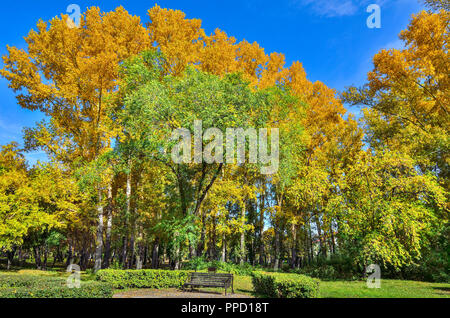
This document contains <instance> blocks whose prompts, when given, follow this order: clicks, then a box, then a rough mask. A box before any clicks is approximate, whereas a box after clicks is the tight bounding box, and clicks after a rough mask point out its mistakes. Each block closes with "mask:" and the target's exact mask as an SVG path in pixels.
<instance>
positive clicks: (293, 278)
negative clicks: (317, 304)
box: [252, 273, 319, 298]
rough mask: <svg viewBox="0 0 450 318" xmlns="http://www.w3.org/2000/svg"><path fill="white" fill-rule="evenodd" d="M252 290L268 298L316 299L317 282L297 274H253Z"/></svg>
mask: <svg viewBox="0 0 450 318" xmlns="http://www.w3.org/2000/svg"><path fill="white" fill-rule="evenodd" d="M252 283H253V290H254V292H255V293H256V294H258V295H262V296H266V297H270V298H316V297H318V295H319V280H317V279H314V278H311V277H308V276H304V275H297V274H280V273H270V274H263V273H253V274H252Z"/></svg>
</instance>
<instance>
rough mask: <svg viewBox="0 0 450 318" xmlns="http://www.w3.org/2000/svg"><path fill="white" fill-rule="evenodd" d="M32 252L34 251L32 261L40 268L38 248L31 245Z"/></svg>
mask: <svg viewBox="0 0 450 318" xmlns="http://www.w3.org/2000/svg"><path fill="white" fill-rule="evenodd" d="M33 253H34V261H35V263H36V268H37V269H39V270H40V269H41V268H42V263H41V251H40V248H39V247H37V246H35V247H33Z"/></svg>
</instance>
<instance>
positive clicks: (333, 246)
mask: <svg viewBox="0 0 450 318" xmlns="http://www.w3.org/2000/svg"><path fill="white" fill-rule="evenodd" d="M330 233H331V253H333V255H334V254H336V240H335V238H334V230H333V221H331V222H330Z"/></svg>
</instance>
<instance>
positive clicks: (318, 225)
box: [315, 213, 327, 257]
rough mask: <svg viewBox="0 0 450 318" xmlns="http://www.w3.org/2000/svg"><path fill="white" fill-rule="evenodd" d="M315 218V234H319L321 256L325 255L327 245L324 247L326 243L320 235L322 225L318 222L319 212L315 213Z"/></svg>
mask: <svg viewBox="0 0 450 318" xmlns="http://www.w3.org/2000/svg"><path fill="white" fill-rule="evenodd" d="M315 219H316V226H317V234H318V235H319V247H320V254H321V255H322V256H323V257H327V247H326V244H325V243H324V241H325V238H324V237H323V235H322V225H321V224H320V217H319V213H317V214H316V217H315Z"/></svg>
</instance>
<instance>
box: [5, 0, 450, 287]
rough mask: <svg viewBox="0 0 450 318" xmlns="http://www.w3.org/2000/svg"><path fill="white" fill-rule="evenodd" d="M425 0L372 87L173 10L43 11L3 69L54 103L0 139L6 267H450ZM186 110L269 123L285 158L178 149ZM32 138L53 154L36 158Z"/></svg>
mask: <svg viewBox="0 0 450 318" xmlns="http://www.w3.org/2000/svg"><path fill="white" fill-rule="evenodd" d="M429 4H430V10H429V11H422V12H420V13H418V14H417V15H415V16H413V17H412V20H411V22H410V24H409V26H408V28H407V29H406V30H404V31H403V32H402V33H401V34H400V38H401V40H402V41H403V43H404V48H403V49H391V50H382V51H380V52H379V53H378V54H376V55H375V56H374V58H373V63H374V68H373V70H372V71H371V72H370V73H369V74H368V78H367V84H366V85H365V86H363V87H350V88H348V89H347V90H346V91H345V92H342V93H341V94H338V93H337V92H336V91H335V90H334V89H331V88H329V87H327V86H326V85H324V84H323V83H321V82H314V83H313V82H311V81H309V80H308V79H307V76H306V72H305V70H304V68H303V66H302V64H301V63H300V62H295V63H293V64H292V65H290V66H287V65H286V63H285V57H284V55H283V54H280V53H271V54H269V55H268V54H267V53H266V52H265V51H264V49H263V48H261V47H260V46H259V45H258V44H257V43H249V42H247V41H245V40H244V41H241V42H238V41H237V40H236V39H235V38H233V37H231V36H228V35H227V34H226V33H225V32H224V31H221V30H219V29H217V30H215V32H214V33H212V34H210V35H208V34H206V33H205V31H204V30H203V29H202V27H201V21H200V20H196V19H187V18H186V17H185V14H184V13H182V12H181V11H174V10H168V9H163V8H161V7H159V6H155V7H153V8H152V9H150V10H149V11H148V15H149V19H150V21H151V22H150V23H148V24H147V25H144V24H143V23H142V22H141V19H140V18H139V17H136V16H132V15H130V14H129V13H128V12H127V11H126V10H125V9H124V8H122V7H119V8H117V9H116V10H115V11H112V12H108V13H104V12H101V11H100V9H99V8H95V7H93V8H90V9H88V10H87V11H86V12H85V13H84V14H83V16H82V18H81V22H80V27H78V28H71V27H69V26H68V25H67V23H66V20H67V16H65V15H62V16H61V17H60V18H54V19H52V20H51V21H49V22H44V21H39V22H38V23H37V27H36V29H35V30H31V31H30V33H29V34H28V36H27V37H26V38H25V40H26V43H27V47H26V48H24V49H19V48H16V47H8V54H7V55H5V56H3V62H4V67H3V69H1V70H0V74H1V75H2V76H3V77H4V78H6V79H7V81H8V82H9V87H10V88H11V89H12V90H14V92H15V93H16V96H17V102H18V104H19V105H20V106H21V107H23V108H25V109H29V110H32V111H40V112H42V113H44V114H45V115H46V116H45V118H46V119H45V120H44V121H42V122H39V123H37V124H36V126H35V127H31V128H27V129H25V130H24V142H23V144H24V147H22V148H21V147H19V145H18V144H17V143H15V142H12V143H11V144H8V145H4V146H2V148H1V151H0V253H3V254H1V255H4V256H5V258H6V260H7V267H8V268H9V267H10V266H11V265H16V264H17V266H21V265H22V264H24V263H25V262H26V261H27V260H31V261H33V262H34V263H35V265H36V267H37V268H39V269H44V270H45V269H46V268H47V267H50V266H52V265H55V264H60V265H61V264H65V265H69V264H72V263H77V264H79V265H80V266H81V268H83V269H87V268H93V269H94V270H98V269H101V268H108V267H115V268H127V269H132V268H137V269H140V268H144V267H146V268H160V267H164V266H170V267H171V268H173V269H179V268H181V267H182V265H183V263H184V262H186V261H189V260H193V259H195V258H198V257H202V258H205V259H208V260H217V261H222V262H233V263H236V264H240V265H244V264H246V263H248V264H251V265H253V266H256V265H260V266H263V267H271V268H273V269H281V268H285V269H287V268H292V269H302V268H310V267H316V268H319V267H321V266H324V265H326V264H337V263H339V266H340V267H339V268H341V269H342V271H354V272H357V273H363V272H364V268H365V267H366V266H367V265H369V264H379V265H380V266H381V267H382V269H383V270H384V271H385V272H386V273H389V274H391V275H403V276H405V277H413V278H420V279H437V280H442V279H444V280H445V279H448V271H449V259H450V255H449V253H450V247H449V244H448V243H449V240H450V237H449V235H450V232H449V224H448V220H449V204H448V198H449V186H450V183H449V173H450V172H449V163H450V156H449V145H450V139H449V131H450V118H449V104H450V77H449V73H450V71H449V70H450V56H449V51H448V49H449V47H448V46H449V22H450V13H449V11H448V8H446V7H445V6H446V4H445V1H444V2H440V1H429ZM344 103H348V104H351V105H359V106H361V107H362V108H363V116H362V118H361V119H360V120H356V119H355V118H354V117H353V116H352V115H351V114H348V113H347V111H346V109H345V107H344ZM195 120H202V121H203V127H204V129H206V128H209V127H216V128H218V129H220V130H222V131H225V129H226V128H232V127H242V128H244V129H246V128H249V127H253V128H279V131H280V166H279V170H278V172H277V173H276V174H273V175H264V174H261V172H260V167H259V165H258V164H250V163H246V164H237V163H236V164H218V163H212V164H208V163H206V162H203V163H190V164H185V163H182V164H175V163H173V162H172V160H171V158H170V151H169V149H170V148H171V147H172V146H173V141H171V139H170V136H171V133H172V131H173V130H174V129H177V128H185V129H188V130H189V131H191V132H192V134H193V133H194V127H193V126H194V121H195ZM207 143H208V140H207V138H205V139H204V145H203V146H206V145H207ZM38 149H40V150H43V151H45V153H46V154H47V155H48V158H49V160H48V162H46V163H38V164H37V165H35V166H33V167H30V166H29V165H28V164H27V162H26V160H25V157H24V154H25V153H26V152H28V151H34V150H38ZM333 262H334V263H333ZM408 275H410V276H408Z"/></svg>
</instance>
